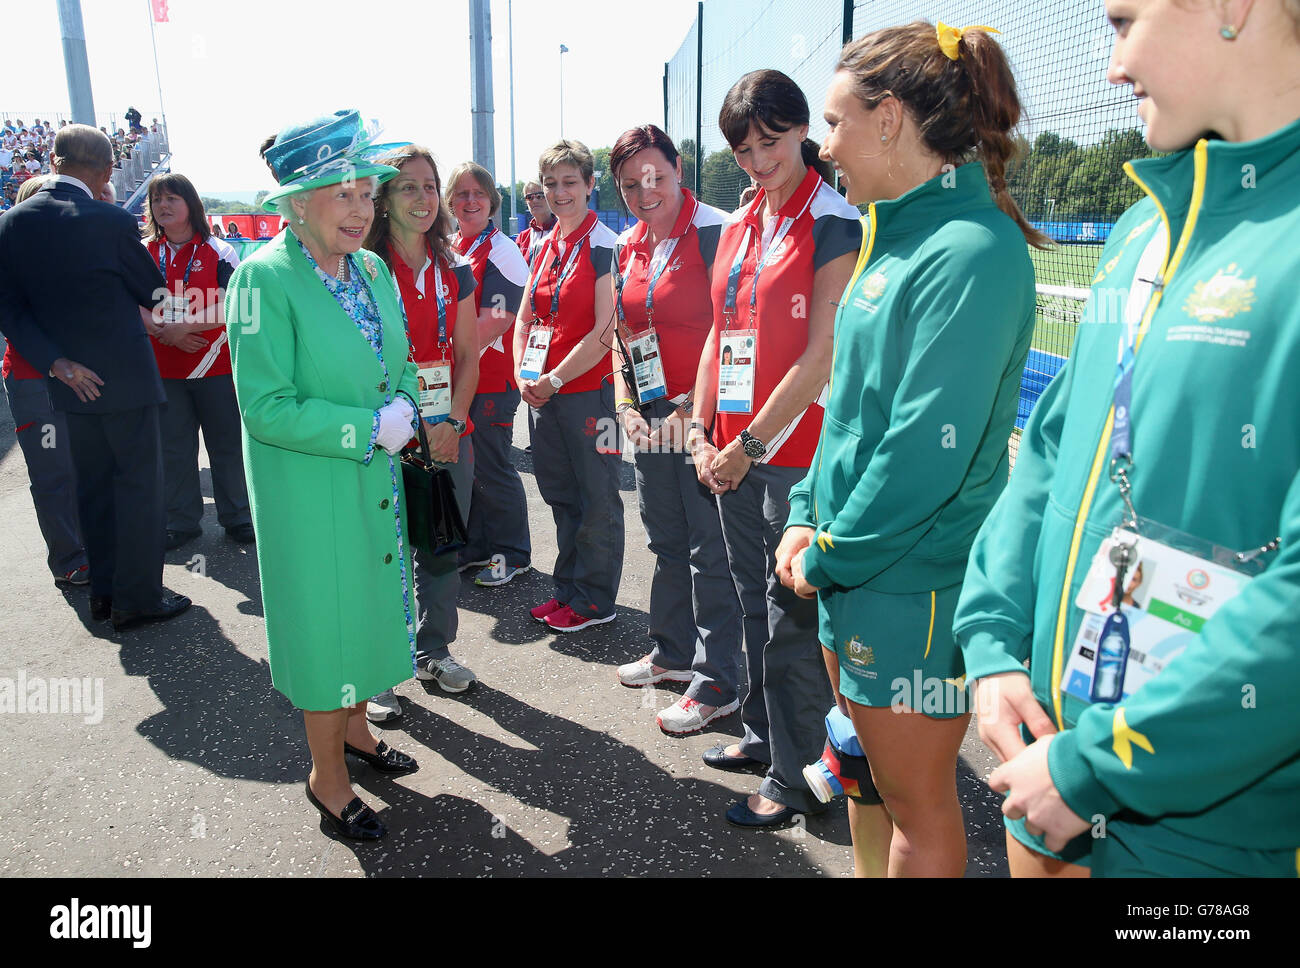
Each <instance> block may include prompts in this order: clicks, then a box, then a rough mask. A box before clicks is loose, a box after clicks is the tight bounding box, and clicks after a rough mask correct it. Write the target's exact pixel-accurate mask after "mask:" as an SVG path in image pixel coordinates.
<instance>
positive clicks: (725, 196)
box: [700, 149, 749, 212]
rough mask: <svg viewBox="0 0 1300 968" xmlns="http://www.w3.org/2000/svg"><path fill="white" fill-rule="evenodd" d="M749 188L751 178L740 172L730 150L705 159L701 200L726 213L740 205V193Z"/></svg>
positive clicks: (701, 174) (701, 181)
mask: <svg viewBox="0 0 1300 968" xmlns="http://www.w3.org/2000/svg"><path fill="white" fill-rule="evenodd" d="M748 186H749V178H748V177H746V175H745V173H744V172H743V171H741V170H740V166H739V165H738V164H736V159H735V158H734V157H733V156H732V154H731V151H730V150H729V149H723V150H721V151H715V152H713V153H712V154H711V155H709V156H708V157H707V158H705V159H704V164H703V166H701V168H700V200H701V201H702V202H704V203H705V204H707V205H713V206H715V207H717V208H720V209H722V210H723V211H724V212H730V211H732V210H733V209H734V208H735V207H736V206H737V205H739V204H740V193H741V192H742V191H744V190H745V188H747V187H748Z"/></svg>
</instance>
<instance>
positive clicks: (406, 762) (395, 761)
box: [343, 739, 420, 773]
mask: <svg viewBox="0 0 1300 968" xmlns="http://www.w3.org/2000/svg"><path fill="white" fill-rule="evenodd" d="M343 752H345V753H351V754H352V755H353V756H355V757H356V758H357V759H360V760H365V761H366V762H367V763H369V764H370V765H371V766H373V767H374V768H375V769H376V770H378V771H379V772H380V773H414V772H415V771H416V770H418V769H419V768H420V764H419V763H417V762H415V758H414V757H412V756H407V755H406V754H405V753H403V752H402V751H401V750H395V749H393V748H392V747H391V746H389V745H388V744H387V743H385V742H384V741H383V740H382V739H381V740H380V741H379V743H378V745H376V746H375V751H374V752H373V753H363V752H361V750H359V749H357V748H356V747H355V746H353V745H352V744H351V743H344V744H343Z"/></svg>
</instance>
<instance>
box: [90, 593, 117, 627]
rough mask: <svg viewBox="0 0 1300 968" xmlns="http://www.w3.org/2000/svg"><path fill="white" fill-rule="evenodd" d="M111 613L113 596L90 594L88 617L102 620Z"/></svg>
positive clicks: (97, 620)
mask: <svg viewBox="0 0 1300 968" xmlns="http://www.w3.org/2000/svg"><path fill="white" fill-rule="evenodd" d="M112 614H113V596H112V595H91V596H90V617H91V618H92V619H93V620H94V621H96V622H102V621H104V620H105V619H106V618H108V617H109V616H111V615H112Z"/></svg>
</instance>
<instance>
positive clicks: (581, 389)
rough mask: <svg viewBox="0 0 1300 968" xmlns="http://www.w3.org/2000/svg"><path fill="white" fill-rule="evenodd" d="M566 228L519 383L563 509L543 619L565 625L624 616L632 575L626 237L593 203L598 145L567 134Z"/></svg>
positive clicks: (561, 166)
mask: <svg viewBox="0 0 1300 968" xmlns="http://www.w3.org/2000/svg"><path fill="white" fill-rule="evenodd" d="M538 167H539V170H540V174H541V181H542V188H543V189H544V190H545V192H546V200H547V202H548V203H549V204H550V206H551V211H553V212H554V213H555V217H556V218H557V219H558V224H557V225H556V227H555V230H554V231H553V232H552V233H551V234H550V235H549V236H548V237H547V239H546V242H545V243H544V245H543V247H542V249H541V251H540V252H539V253H538V254H537V259H536V261H535V262H534V263H533V267H532V272H531V274H530V275H529V278H528V286H527V292H526V293H525V296H524V301H523V304H522V305H521V306H520V310H519V325H517V326H516V327H515V368H516V375H517V376H518V379H519V390H520V394H521V395H522V397H523V400H524V402H525V403H526V404H528V405H529V406H530V407H532V408H533V410H532V414H531V415H530V416H531V420H532V429H533V468H534V470H533V473H534V475H535V476H536V478H537V489H538V490H539V491H541V493H542V498H543V499H544V500H545V501H546V503H547V504H549V505H550V507H551V511H552V513H553V514H554V516H555V527H556V540H557V543H558V544H559V554H558V555H557V556H556V559H555V572H554V578H555V595H554V597H552V598H551V599H550V600H549V601H547V602H545V603H544V604H542V605H539V606H537V607H536V608H534V609H532V610H531V612H532V616H533V618H535V619H536V620H537V621H539V622H544V623H545V624H546V625H548V626H550V627H551V628H552V629H554V630H555V631H557V632H576V631H578V630H580V629H584V628H587V627H588V626H590V625H600V624H603V623H605V622H612V621H614V618H615V611H614V600H615V598H616V597H617V595H618V584H619V579H620V578H621V577H622V574H623V501H622V498H620V497H619V493H618V475H619V464H620V463H621V461H622V441H621V440H620V435H619V431H618V424H617V423H616V422H615V421H614V419H613V394H612V393H608V392H606V393H605V394H604V395H603V396H604V399H602V392H601V383H602V382H603V381H604V380H605V377H606V376H608V374H609V365H610V364H609V361H610V355H609V347H610V339H611V337H612V335H613V323H614V289H613V286H611V285H610V284H609V280H608V279H606V278H605V276H607V275H608V274H609V270H610V262H611V261H612V259H613V254H614V243H615V241H616V240H615V236H614V233H613V232H612V231H610V229H609V228H607V227H606V226H604V225H602V224H601V223H600V221H599V220H598V219H597V218H596V213H595V212H592V211H590V210H589V209H588V208H587V201H588V199H589V198H590V197H591V193H592V191H593V190H594V188H595V184H596V182H595V176H594V163H593V160H592V157H591V152H590V151H588V150H587V146H586V145H584V144H583V143H582V142H580V141H557V142H556V143H555V144H554V145H552V146H551V147H550V148H547V149H546V151H544V152H542V156H541V158H540V159H539V161H538Z"/></svg>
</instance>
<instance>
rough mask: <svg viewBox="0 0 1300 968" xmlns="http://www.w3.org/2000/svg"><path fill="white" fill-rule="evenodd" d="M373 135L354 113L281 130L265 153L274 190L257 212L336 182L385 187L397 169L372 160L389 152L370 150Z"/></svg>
mask: <svg viewBox="0 0 1300 968" xmlns="http://www.w3.org/2000/svg"><path fill="white" fill-rule="evenodd" d="M376 134H377V130H373V129H372V130H367V128H366V126H365V125H364V124H362V122H361V114H360V112H358V111H335V112H334V113H333V114H331V115H327V116H325V117H320V118H313V119H312V120H310V121H306V122H303V123H302V124H293V125H290V126H289V127H287V128H285V129H284V130H282V131H281V132H280V133H279V134H278V135H276V137H275V141H274V142H273V143H272V144H271V146H270V147H269V148H267V149H266V154H265V157H266V161H267V163H268V164H269V165H270V166H271V169H272V170H273V171H274V172H275V180H276V181H277V182H279V184H280V187H279V188H277V189H276V190H275V191H273V192H271V194H269V195H267V196H266V198H265V199H263V201H262V208H263V209H265V210H266V211H268V212H274V211H276V205H275V203H276V202H277V201H279V200H280V199H282V198H285V197H286V196H289V195H296V194H297V193H299V192H309V191H311V190H312V189H314V188H321V187H323V186H325V185H337V184H338V183H339V182H342V181H354V180H356V179H359V178H370V177H371V176H374V177H376V178H378V179H379V180H380V181H381V182H385V181H388V179H390V178H392V177H393V176H394V175H396V174H397V169H396V168H394V167H392V166H391V165H379V164H375V162H374V161H373V160H372V159H373V158H374V157H375V155H376V154H378V153H379V152H380V151H382V150H383V149H385V148H387V147H389V146H388V145H377V144H375V143H374V139H375V135H376Z"/></svg>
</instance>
